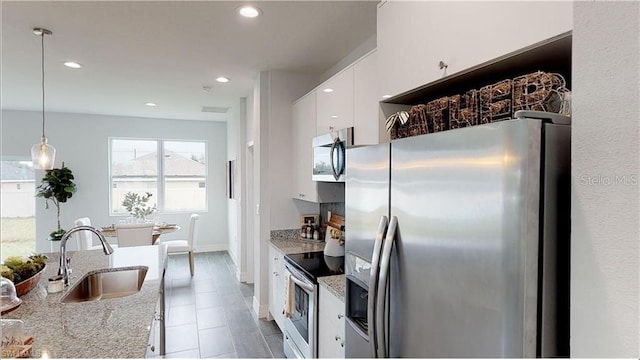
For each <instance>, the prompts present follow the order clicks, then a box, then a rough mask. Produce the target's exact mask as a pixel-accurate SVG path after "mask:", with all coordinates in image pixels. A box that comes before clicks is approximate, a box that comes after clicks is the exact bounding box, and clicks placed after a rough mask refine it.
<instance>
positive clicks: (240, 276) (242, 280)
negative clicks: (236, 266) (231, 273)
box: [236, 271, 247, 282]
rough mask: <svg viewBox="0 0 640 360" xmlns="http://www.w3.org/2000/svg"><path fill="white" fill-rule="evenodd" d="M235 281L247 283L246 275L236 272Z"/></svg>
mask: <svg viewBox="0 0 640 360" xmlns="http://www.w3.org/2000/svg"><path fill="white" fill-rule="evenodd" d="M236 279H238V281H240V282H247V273H246V272H240V271H236Z"/></svg>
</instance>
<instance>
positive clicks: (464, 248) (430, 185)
mask: <svg viewBox="0 0 640 360" xmlns="http://www.w3.org/2000/svg"><path fill="white" fill-rule="evenodd" d="M570 136H571V129H570V126H568V125H558V124H553V123H550V122H544V121H542V120H536V119H513V120H508V121H503V122H498V123H493V124H486V125H481V126H474V127H467V128H461V129H455V130H449V131H444V132H439V133H435V134H428V135H422V136H417V137H411V138H406V139H401V140H396V141H393V142H391V143H390V144H388V143H387V144H381V145H375V146H367V147H360V148H352V149H348V150H347V159H346V163H347V173H346V204H345V207H346V209H345V212H346V214H345V215H346V216H345V218H346V234H345V236H346V238H345V240H346V245H345V246H346V258H345V273H346V279H347V280H346V288H347V289H346V305H345V306H346V313H347V321H346V329H345V352H346V356H347V357H420V358H448V357H454V358H466V357H478V358H495V357H512V358H515V357H549V356H568V355H569V264H570V261H569V236H570V229H569V226H570V217H569V216H570V208H569V206H570V147H571V145H570V141H571V139H570Z"/></svg>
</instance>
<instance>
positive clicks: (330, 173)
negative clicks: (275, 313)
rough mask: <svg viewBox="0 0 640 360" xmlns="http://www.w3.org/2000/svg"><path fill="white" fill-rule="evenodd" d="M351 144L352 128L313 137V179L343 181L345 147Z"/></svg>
mask: <svg viewBox="0 0 640 360" xmlns="http://www.w3.org/2000/svg"><path fill="white" fill-rule="evenodd" d="M351 146H353V128H352V127H351V128H346V129H342V130H338V131H333V132H331V133H328V134H324V135H321V136H316V137H314V138H313V175H312V176H311V178H312V179H313V180H314V181H329V182H344V172H345V169H346V149H347V148H349V147H351Z"/></svg>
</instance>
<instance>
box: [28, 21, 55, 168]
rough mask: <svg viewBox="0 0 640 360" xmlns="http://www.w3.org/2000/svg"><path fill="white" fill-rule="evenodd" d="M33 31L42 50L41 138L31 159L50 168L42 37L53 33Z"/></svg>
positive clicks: (52, 150)
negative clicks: (46, 130)
mask: <svg viewBox="0 0 640 360" xmlns="http://www.w3.org/2000/svg"><path fill="white" fill-rule="evenodd" d="M33 33H34V34H35V35H37V36H40V39H41V50H42V53H41V54H42V138H40V142H39V143H37V144H35V145H33V146H32V147H31V161H32V162H33V167H34V168H36V169H42V170H51V169H53V164H54V162H55V160H56V148H54V147H53V146H52V145H49V144H47V137H46V136H45V134H44V37H45V36H46V35H51V34H53V33H52V32H51V31H50V30H47V29H44V28H34V29H33Z"/></svg>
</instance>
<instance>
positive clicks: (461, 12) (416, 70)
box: [377, 1, 573, 96]
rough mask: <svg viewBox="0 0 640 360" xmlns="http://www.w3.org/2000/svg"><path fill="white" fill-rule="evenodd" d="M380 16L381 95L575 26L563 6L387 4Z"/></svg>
mask: <svg viewBox="0 0 640 360" xmlns="http://www.w3.org/2000/svg"><path fill="white" fill-rule="evenodd" d="M377 15H378V24H377V25H378V26H377V28H378V32H377V42H378V48H377V53H378V62H379V66H378V69H379V72H378V74H379V76H380V91H379V95H380V96H382V95H385V94H388V95H397V94H400V93H402V92H405V91H409V90H411V89H413V88H416V87H418V86H421V85H424V84H427V83H429V82H431V81H434V80H437V79H439V78H441V77H442V76H443V75H444V70H443V69H440V68H439V66H438V65H439V62H440V61H442V62H444V63H446V64H447V65H448V68H447V69H446V74H447V75H451V74H453V73H456V72H459V71H461V70H465V69H468V68H469V67H472V66H475V65H478V64H481V63H483V62H486V61H489V60H492V59H495V58H497V57H499V56H502V55H505V54H507V53H510V52H512V51H515V50H518V49H521V48H523V47H526V46H528V45H531V44H534V43H536V42H539V41H542V40H545V39H548V38H550V37H553V36H555V35H558V34H561V33H563V32H566V31H569V30H571V28H572V26H573V4H572V2H562V1H561V2H553V1H522V2H520V1H513V2H507V1H499V2H485V1H482V2H473V1H469V2H457V1H452V2H448V1H428V2H427V1H425V2H423V1H387V2H384V3H382V5H380V6H379V8H378V13H377ZM399 19H402V21H399Z"/></svg>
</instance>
